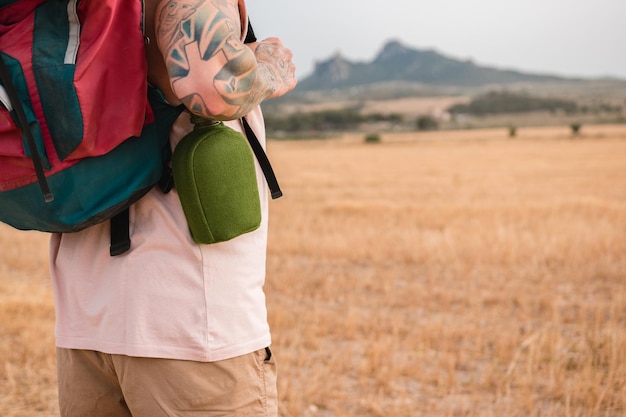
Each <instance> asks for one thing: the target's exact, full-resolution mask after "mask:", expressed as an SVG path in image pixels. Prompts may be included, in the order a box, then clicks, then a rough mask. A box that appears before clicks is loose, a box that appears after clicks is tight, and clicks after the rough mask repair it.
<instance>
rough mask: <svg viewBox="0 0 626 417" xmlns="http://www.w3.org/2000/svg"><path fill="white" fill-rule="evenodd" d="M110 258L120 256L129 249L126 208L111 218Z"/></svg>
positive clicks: (128, 218) (128, 213)
mask: <svg viewBox="0 0 626 417" xmlns="http://www.w3.org/2000/svg"><path fill="white" fill-rule="evenodd" d="M109 223H111V249H110V253H111V256H117V255H121V254H123V253H125V252H127V251H128V250H129V249H130V230H129V228H130V211H129V209H128V208H126V209H124V210H123V211H122V212H120V213H118V214H116V215H115V216H113V217H111V220H110V221H109Z"/></svg>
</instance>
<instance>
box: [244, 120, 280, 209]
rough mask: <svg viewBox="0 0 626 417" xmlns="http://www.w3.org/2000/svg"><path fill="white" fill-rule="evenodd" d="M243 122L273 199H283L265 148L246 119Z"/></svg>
mask: <svg viewBox="0 0 626 417" xmlns="http://www.w3.org/2000/svg"><path fill="white" fill-rule="evenodd" d="M241 122H242V123H243V128H244V130H245V131H246V137H247V138H248V142H249V143H250V147H251V148H252V151H253V152H254V155H255V156H256V159H257V161H258V162H259V165H260V166H261V169H262V170H263V174H264V175H265V180H266V181H267V186H268V187H269V188H270V193H271V194H272V199H276V198H279V197H281V196H282V195H283V192H282V191H281V190H280V185H278V180H277V179H276V175H275V174H274V170H273V169H272V164H270V160H269V159H268V158H267V155H266V154H265V150H264V149H263V146H261V143H260V142H259V140H258V139H257V137H256V135H255V134H254V131H253V130H252V128H251V127H250V125H249V124H248V121H247V120H246V118H245V117H243V118H242V119H241Z"/></svg>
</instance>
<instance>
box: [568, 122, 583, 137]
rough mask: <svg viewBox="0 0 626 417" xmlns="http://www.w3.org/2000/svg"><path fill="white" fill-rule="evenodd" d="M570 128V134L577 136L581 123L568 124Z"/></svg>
mask: <svg viewBox="0 0 626 417" xmlns="http://www.w3.org/2000/svg"><path fill="white" fill-rule="evenodd" d="M569 127H570V129H572V136H578V135H579V134H580V128H581V127H582V125H581V124H580V123H572V124H571V125H569Z"/></svg>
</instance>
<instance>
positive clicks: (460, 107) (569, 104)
mask: <svg viewBox="0 0 626 417" xmlns="http://www.w3.org/2000/svg"><path fill="white" fill-rule="evenodd" d="M558 110H560V111H564V112H566V113H568V114H573V113H576V112H577V111H578V105H577V104H576V103H575V102H574V101H569V100H562V99H557V98H543V97H532V96H529V95H526V94H518V93H511V92H507V91H501V92H499V91H494V92H490V93H487V94H484V95H482V96H478V97H476V98H474V99H473V100H472V101H471V102H470V103H469V104H456V105H454V106H452V107H450V108H449V109H448V111H449V112H450V113H452V114H463V113H466V114H473V115H476V116H484V115H487V114H501V113H523V112H531V111H550V112H556V111H558Z"/></svg>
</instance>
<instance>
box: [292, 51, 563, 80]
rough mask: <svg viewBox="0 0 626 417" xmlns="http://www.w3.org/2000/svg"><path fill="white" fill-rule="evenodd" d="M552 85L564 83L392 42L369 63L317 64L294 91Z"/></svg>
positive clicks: (338, 61) (339, 58) (334, 61)
mask: <svg viewBox="0 0 626 417" xmlns="http://www.w3.org/2000/svg"><path fill="white" fill-rule="evenodd" d="M555 81H557V82H558V81H567V80H566V79H565V78H561V77H556V76H550V75H538V74H527V73H522V72H518V71H513V70H501V69H495V68H490V67H486V66H480V65H476V64H475V63H474V62H472V61H463V60H458V59H454V58H450V57H447V56H444V55H442V54H440V53H438V52H436V51H434V50H422V49H415V48H410V47H408V46H406V45H404V44H402V43H400V42H399V41H396V40H392V41H389V42H387V43H386V44H385V45H384V47H383V48H382V49H381V51H380V53H379V54H378V55H377V56H376V57H375V58H374V60H373V61H371V62H351V61H349V60H348V59H346V58H344V57H343V56H342V55H341V54H336V55H334V56H333V57H331V58H330V59H328V60H326V61H321V62H318V63H317V64H316V65H315V69H314V71H313V73H312V74H311V75H310V76H308V77H306V78H305V79H303V80H301V81H300V82H299V84H298V87H297V88H296V91H299V92H306V91H319V90H328V89H337V88H339V89H341V88H347V87H355V86H361V85H372V84H376V83H383V82H385V83H389V82H408V83H419V84H424V85H430V86H437V87H442V86H453V87H479V86H483V85H487V84H511V83H517V82H533V83H541V82H555ZM570 81H571V80H570Z"/></svg>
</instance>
